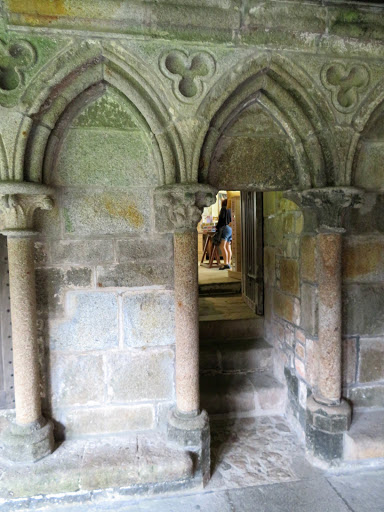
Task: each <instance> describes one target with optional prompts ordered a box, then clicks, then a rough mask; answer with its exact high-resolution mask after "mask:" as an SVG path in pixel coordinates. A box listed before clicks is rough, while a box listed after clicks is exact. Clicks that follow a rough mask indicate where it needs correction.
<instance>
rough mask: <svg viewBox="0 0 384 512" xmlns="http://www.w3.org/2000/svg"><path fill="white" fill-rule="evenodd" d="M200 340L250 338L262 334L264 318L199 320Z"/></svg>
mask: <svg viewBox="0 0 384 512" xmlns="http://www.w3.org/2000/svg"><path fill="white" fill-rule="evenodd" d="M199 328H200V340H206V339H207V340H211V339H233V340H236V339H250V338H262V337H263V336H264V318H263V317H261V316H260V317H255V318H240V319H230V320H223V319H218V320H209V319H207V320H205V319H204V320H200V322H199Z"/></svg>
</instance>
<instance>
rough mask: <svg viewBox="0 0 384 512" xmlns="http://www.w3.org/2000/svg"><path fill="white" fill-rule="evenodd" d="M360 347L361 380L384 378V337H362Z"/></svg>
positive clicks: (368, 380)
mask: <svg viewBox="0 0 384 512" xmlns="http://www.w3.org/2000/svg"><path fill="white" fill-rule="evenodd" d="M359 348H360V350H359V370H358V371H359V374H358V375H359V382H371V381H379V380H384V338H373V339H364V338H360V342H359Z"/></svg>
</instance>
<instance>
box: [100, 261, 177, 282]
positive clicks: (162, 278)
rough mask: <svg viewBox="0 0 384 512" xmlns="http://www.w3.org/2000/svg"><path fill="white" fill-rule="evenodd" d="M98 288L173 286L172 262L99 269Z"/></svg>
mask: <svg viewBox="0 0 384 512" xmlns="http://www.w3.org/2000/svg"><path fill="white" fill-rule="evenodd" d="M96 270H97V286H99V287H101V288H108V287H127V288H136V287H142V286H166V287H168V288H171V287H172V286H173V264H172V262H169V261H168V262H166V263H165V262H164V263H161V264H159V263H155V262H143V263H141V262H137V261H136V262H134V263H119V264H117V265H113V266H112V265H109V266H99V267H97V269H96Z"/></svg>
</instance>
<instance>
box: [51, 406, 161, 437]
mask: <svg viewBox="0 0 384 512" xmlns="http://www.w3.org/2000/svg"><path fill="white" fill-rule="evenodd" d="M54 415H55V420H56V421H59V422H60V423H62V424H63V425H64V429H65V438H66V439H68V438H70V437H76V436H79V435H84V434H117V433H121V432H127V431H129V430H148V429H152V428H153V427H154V423H155V413H154V406H153V405H150V404H148V405H147V404H146V405H135V406H109V407H82V408H77V409H72V408H69V409H60V408H59V409H55V410H54Z"/></svg>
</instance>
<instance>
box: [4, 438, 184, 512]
mask: <svg viewBox="0 0 384 512" xmlns="http://www.w3.org/2000/svg"><path fill="white" fill-rule="evenodd" d="M0 471H1V475H2V477H1V479H0V501H1V500H2V499H6V500H9V499H10V496H12V498H13V499H17V498H22V497H28V496H40V498H41V497H42V496H41V495H43V496H44V495H45V494H49V495H53V494H55V495H56V496H57V498H58V499H59V498H61V497H63V499H64V500H65V495H64V494H67V493H70V496H71V498H70V499H71V500H73V501H74V502H75V500H76V497H77V495H78V494H80V495H82V496H83V497H84V496H85V493H86V492H90V493H92V491H94V490H97V489H110V488H114V489H116V493H118V489H119V488H125V489H127V488H131V491H129V492H131V493H132V494H134V493H135V492H139V491H140V489H142V487H143V485H145V486H147V487H148V489H150V488H151V487H152V486H153V487H156V486H159V484H161V485H169V486H170V487H172V486H173V487H172V488H177V485H179V484H178V482H181V483H180V486H181V487H185V482H186V480H188V479H190V478H192V477H193V474H194V464H193V459H192V457H191V454H190V453H188V452H186V451H184V450H182V449H179V448H178V447H175V446H173V445H171V444H170V443H168V442H167V439H166V436H165V435H161V434H155V433H154V434H152V433H149V432H146V433H145V434H136V433H135V434H127V435H120V436H105V437H103V436H97V437H96V436H95V437H89V438H88V439H76V440H66V441H64V442H63V443H61V444H60V445H59V446H58V447H57V448H56V450H55V451H54V452H53V454H52V455H50V456H49V457H46V458H44V459H42V460H40V461H38V462H36V463H31V464H25V465H20V464H12V463H10V462H8V461H6V460H4V459H2V458H1V457H0ZM21 475H28V477H27V478H22V477H21ZM172 482H173V483H172ZM164 489H166V487H164ZM148 492H149V491H148ZM62 493H63V496H61V495H62ZM41 501H42V502H43V501H44V499H42V500H41ZM23 510H24V509H23ZM28 510H29V508H28Z"/></svg>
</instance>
